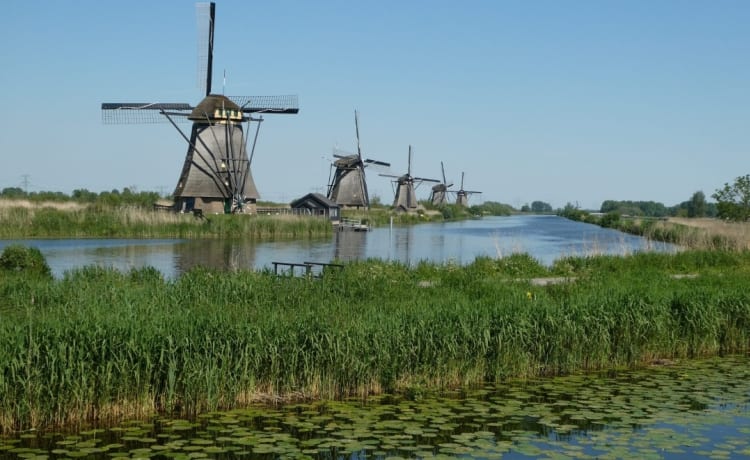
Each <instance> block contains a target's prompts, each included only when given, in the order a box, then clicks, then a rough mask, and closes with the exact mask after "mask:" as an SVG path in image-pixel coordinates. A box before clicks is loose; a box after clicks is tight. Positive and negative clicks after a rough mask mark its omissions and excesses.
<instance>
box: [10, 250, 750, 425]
mask: <svg viewBox="0 0 750 460" xmlns="http://www.w3.org/2000/svg"><path fill="white" fill-rule="evenodd" d="M749 271H750V255H749V254H748V253H736V252H731V253H730V252H721V253H718V252H694V251H685V252H681V253H679V254H634V255H632V256H628V257H615V256H600V257H585V258H566V259H563V260H560V261H559V262H558V263H556V264H555V265H554V266H553V267H551V268H547V267H544V266H542V265H540V264H539V263H537V262H536V261H535V260H534V259H532V258H531V257H529V256H528V255H525V254H515V255H512V256H509V257H505V258H500V259H488V258H487V259H485V258H480V259H477V260H476V261H475V262H474V263H472V264H470V265H467V266H458V265H453V264H447V265H433V264H428V263H422V264H419V265H417V266H414V267H408V266H404V265H401V264H398V263H386V262H382V261H378V260H370V261H364V262H356V263H350V264H347V265H346V267H345V268H344V269H343V270H342V271H337V272H331V273H325V274H323V276H322V278H320V279H311V278H304V277H277V276H274V275H273V274H272V273H270V272H269V271H260V272H250V271H248V272H234V273H224V272H218V271H213V270H208V269H202V268H198V269H194V270H192V271H190V272H187V273H186V274H184V275H182V276H181V277H180V278H178V279H174V280H165V279H164V278H163V277H162V276H161V274H160V273H159V272H158V271H157V270H155V269H152V268H143V269H136V270H132V271H130V272H127V273H122V272H117V271H113V270H109V269H103V268H95V267H89V268H82V269H78V270H75V271H72V272H68V273H66V274H65V275H64V276H63V278H61V279H56V280H52V279H42V278H34V277H26V276H23V274H22V273H16V274H12V273H11V274H8V273H0V316H1V317H2V322H0V429H2V430H5V431H8V430H21V429H29V428H44V427H51V426H60V425H64V426H77V425H78V424H82V423H88V422H96V423H99V424H106V423H108V422H116V421H119V420H121V419H123V418H137V417H147V416H151V415H154V414H156V413H168V414H170V415H177V416H185V417H191V416H195V415H196V414H199V413H203V412H206V411H212V410H216V409H227V408H234V407H239V406H242V405H245V404H248V403H250V402H253V401H276V400H280V399H291V398H308V399H309V398H326V399H329V398H341V397H347V396H352V395H357V396H359V397H366V396H367V395H370V394H374V393H379V392H385V391H387V392H391V391H401V390H409V389H413V388H430V389H444V388H452V387H454V386H459V385H472V384H479V383H482V382H488V381H489V382H497V381H502V380H505V379H509V378H524V377H531V376H539V375H555V374H565V373H571V372H578V371H588V370H598V369H607V368H619V367H630V366H639V365H643V364H646V363H649V362H650V361H652V360H654V359H656V358H669V359H676V358H683V357H695V356H703V355H713V354H721V353H734V352H745V351H747V350H748V348H749V347H750V291H748V290H747V288H746V285H747V278H748V272H749ZM678 275H679V276H678ZM539 276H566V277H570V278H575V281H574V282H568V283H562V284H549V285H537V284H535V283H532V282H531V278H532V277H539Z"/></svg>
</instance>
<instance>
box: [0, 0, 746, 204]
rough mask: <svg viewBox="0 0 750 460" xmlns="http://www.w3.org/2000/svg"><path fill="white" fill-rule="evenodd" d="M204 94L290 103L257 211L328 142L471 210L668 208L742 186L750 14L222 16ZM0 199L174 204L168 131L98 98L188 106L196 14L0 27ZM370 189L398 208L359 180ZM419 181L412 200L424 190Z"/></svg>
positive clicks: (311, 171)
mask: <svg viewBox="0 0 750 460" xmlns="http://www.w3.org/2000/svg"><path fill="white" fill-rule="evenodd" d="M216 16H217V17H216V36H215V46H214V52H215V63H214V74H215V75H217V76H218V77H217V78H215V79H214V92H221V87H222V78H221V75H222V73H223V71H224V70H225V71H226V74H227V79H226V86H225V89H224V92H225V94H227V95H266V94H268V95H273V94H298V95H299V98H300V113H299V115H296V116H295V115H286V116H284V115H279V116H267V117H266V122H264V124H263V127H262V128H261V132H260V138H259V142H258V147H257V150H256V155H255V158H254V160H253V175H254V177H255V180H256V183H257V185H258V189H259V191H260V194H261V196H262V199H268V200H273V201H287V202H288V201H291V200H292V199H294V198H297V197H299V196H301V195H303V194H305V193H308V192H311V191H324V190H325V186H326V184H327V182H328V177H329V169H330V163H329V161H330V156H331V150H332V148H333V146H334V145H338V146H339V147H340V148H343V149H348V150H354V149H355V135H354V115H353V113H354V110H355V109H358V110H359V112H360V134H361V139H362V148H363V152H364V154H365V156H368V157H372V158H375V159H378V160H382V161H388V162H390V163H392V168H391V169H392V172H393V173H402V172H405V170H406V162H407V151H408V146H409V145H410V144H411V145H412V146H413V149H414V162H413V171H412V172H413V174H415V175H418V176H423V177H435V178H437V177H439V176H440V161H443V162H444V163H445V167H446V172H447V175H448V178H449V180H452V181H454V182H458V181H459V180H460V176H461V171H465V173H466V183H465V188H466V189H472V190H481V191H482V192H484V193H483V194H482V195H481V196H479V197H472V200H474V202H476V203H478V202H481V201H487V200H491V201H500V202H503V203H509V204H511V205H514V206H517V207H520V206H521V205H523V204H525V203H531V202H532V201H534V200H542V201H546V202H548V203H550V204H552V206H553V207H562V206H564V205H565V204H566V203H567V202H573V203H575V202H578V203H579V204H580V206H581V207H584V208H589V209H591V208H598V207H599V206H600V204H601V202H602V201H603V200H607V199H614V200H655V201H660V202H663V203H664V204H666V205H668V206H669V205H674V204H677V203H679V202H681V201H685V200H687V199H689V198H690V196H691V195H692V194H693V192H695V191H697V190H702V191H704V193H705V194H706V196H710V195H711V194H712V193H713V192H714V191H715V190H716V189H717V188H719V187H721V186H722V185H723V184H724V183H725V182H731V181H733V180H734V178H735V177H737V176H740V175H745V174H748V173H750V25H749V24H750V1H746V0H737V1H726V0H716V1H708V0H706V1H689V0H675V1H669V0H663V1H652V0H648V1H639V0H628V1H601V0H596V1H583V0H581V1H574V0H571V1H558V0H554V1H552V0H551V1H543V0H539V1H520V0H519V1H502V0H467V1H455V0H450V1H443V0H412V1H403V0H378V1H350V0H337V1H327V0H320V1H308V0H305V1H302V0H296V1H291V0H289V1H255V0H243V1H234V0H233V1H222V0H219V1H218V2H217V7H216ZM0 38H2V43H3V46H2V57H3V59H2V72H0V88H1V89H0V94H1V95H2V102H3V106H4V110H2V112H0V126H2V130H3V132H2V135H1V136H0V152H2V159H3V161H2V167H0V188H2V187H12V186H22V185H23V184H24V179H25V178H27V179H28V181H29V182H28V184H29V190H53V191H63V192H66V193H70V192H71V191H72V190H74V189H76V188H87V189H89V190H92V191H97V192H99V191H102V190H111V189H113V188H117V189H122V188H123V187H136V188H137V189H138V190H161V191H164V192H167V193H169V192H171V191H172V190H173V188H174V186H175V184H176V182H177V179H178V176H179V174H180V170H181V167H182V163H183V160H184V155H185V151H186V144H185V142H184V140H182V139H181V137H180V136H179V134H178V133H177V132H176V131H175V130H174V128H173V127H171V126H170V125H169V124H158V125H104V124H102V122H101V111H100V104H101V103H102V102H142V101H143V102H189V103H193V104H195V103H197V102H198V101H199V100H200V98H201V94H200V92H199V89H198V87H197V83H196V80H197V64H196V61H197V50H196V49H197V45H196V43H197V26H196V13H195V2H193V1H187V0H179V1H152V0H131V1H101V0H95V1H94V0H77V1H72V0H71V1H67V2H63V1H35V0H27V1H9V2H5V3H4V5H3V9H2V15H0ZM368 178H369V186H370V189H371V194H376V195H379V196H381V198H382V199H383V201H384V202H390V201H391V200H392V196H393V192H392V188H391V183H390V182H389V181H388V179H386V178H384V177H379V176H377V175H376V174H375V171H370V173H369V175H368ZM429 189H430V187H429V184H424V185H423V186H422V187H420V188H419V189H418V190H417V194H418V195H419V197H420V198H426V196H427V195H428V194H429Z"/></svg>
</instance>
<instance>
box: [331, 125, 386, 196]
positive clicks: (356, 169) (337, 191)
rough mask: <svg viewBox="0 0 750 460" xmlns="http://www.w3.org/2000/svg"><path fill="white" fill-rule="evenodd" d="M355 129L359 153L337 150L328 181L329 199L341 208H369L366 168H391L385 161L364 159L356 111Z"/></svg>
mask: <svg viewBox="0 0 750 460" xmlns="http://www.w3.org/2000/svg"><path fill="white" fill-rule="evenodd" d="M354 128H355V130H356V133H357V153H353V154H348V155H341V154H340V153H339V151H337V150H335V151H334V153H333V156H334V157H335V158H337V159H336V160H335V161H334V162H333V164H332V165H331V170H332V173H333V174H332V176H333V177H330V176H329V180H328V199H329V200H331V201H333V202H335V203H336V204H338V205H339V206H354V207H358V208H360V207H361V208H369V207H370V197H369V195H368V193H367V181H366V180H365V168H366V167H367V166H368V165H378V166H385V167H389V166H390V165H391V164H390V163H385V162H383V161H377V160H371V159H369V158H367V159H365V160H363V159H362V148H361V146H360V143H359V115H358V113H357V111H356V110H355V111H354Z"/></svg>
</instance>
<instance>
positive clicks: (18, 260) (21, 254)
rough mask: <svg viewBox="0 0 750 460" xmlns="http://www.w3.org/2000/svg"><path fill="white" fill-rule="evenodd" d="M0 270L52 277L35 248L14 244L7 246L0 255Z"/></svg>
mask: <svg viewBox="0 0 750 460" xmlns="http://www.w3.org/2000/svg"><path fill="white" fill-rule="evenodd" d="M0 269H2V270H3V271H10V272H24V273H25V274H34V275H40V276H45V277H50V278H51V277H52V270H50V268H49V265H47V260H46V259H45V258H44V256H43V255H42V252H41V251H39V249H37V248H31V247H26V246H22V245H20V244H14V245H11V246H8V247H6V248H5V250H4V251H3V254H2V255H0Z"/></svg>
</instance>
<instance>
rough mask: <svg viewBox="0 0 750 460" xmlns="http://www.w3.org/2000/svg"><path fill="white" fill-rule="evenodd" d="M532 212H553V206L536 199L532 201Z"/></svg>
mask: <svg viewBox="0 0 750 460" xmlns="http://www.w3.org/2000/svg"><path fill="white" fill-rule="evenodd" d="M531 212H552V206H551V205H550V204H549V203H545V202H544V201H534V202H532V203H531Z"/></svg>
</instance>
